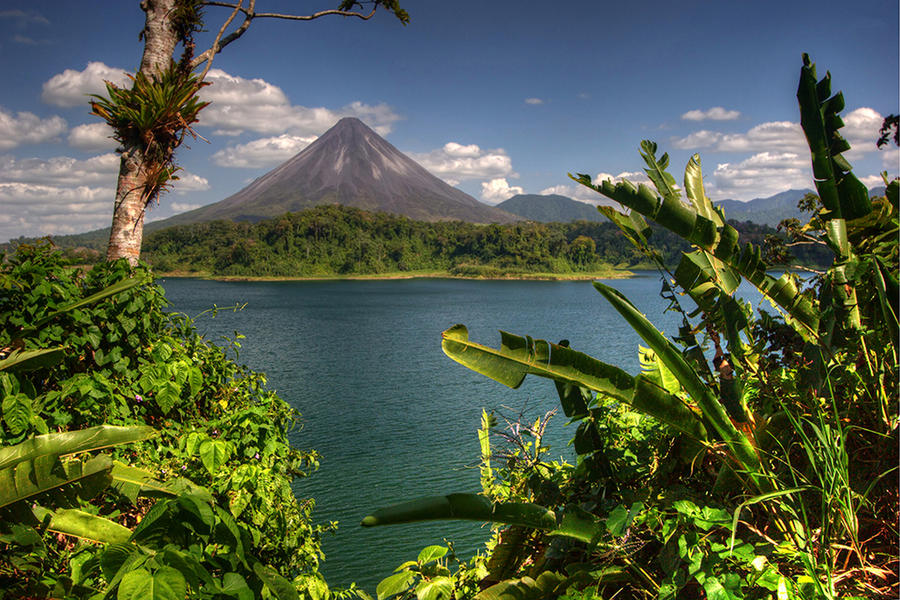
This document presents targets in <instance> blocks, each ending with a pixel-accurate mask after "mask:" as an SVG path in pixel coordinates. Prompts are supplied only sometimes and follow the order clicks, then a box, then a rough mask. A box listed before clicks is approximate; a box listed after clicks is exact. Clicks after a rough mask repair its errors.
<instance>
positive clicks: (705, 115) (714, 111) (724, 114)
mask: <svg viewBox="0 0 900 600" xmlns="http://www.w3.org/2000/svg"><path fill="white" fill-rule="evenodd" d="M740 116H741V113H740V112H738V111H736V110H727V109H725V108H723V107H721V106H713V107H712V108H710V109H709V110H689V111H688V112H686V113H684V114H683V115H681V118H682V119H684V120H685V121H707V120H709V121H734V120H735V119H737V118H739V117H740Z"/></svg>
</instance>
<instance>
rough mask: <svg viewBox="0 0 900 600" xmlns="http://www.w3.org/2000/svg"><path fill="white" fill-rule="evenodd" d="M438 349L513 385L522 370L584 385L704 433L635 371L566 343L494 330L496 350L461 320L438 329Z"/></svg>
mask: <svg viewBox="0 0 900 600" xmlns="http://www.w3.org/2000/svg"><path fill="white" fill-rule="evenodd" d="M442 336H443V340H442V342H441V348H442V349H443V351H444V354H446V355H447V356H449V357H450V358H452V359H453V360H455V361H456V362H458V363H460V364H461V365H463V366H465V367H468V368H470V369H472V370H473V371H475V372H476V373H481V374H482V375H484V376H486V377H490V378H491V379H493V380H494V381H499V382H500V383H502V384H504V385H506V386H508V387H511V388H517V387H519V386H520V385H521V384H522V381H523V380H524V379H525V376H526V375H528V374H533V375H537V376H539V377H545V378H548V379H552V380H554V381H557V382H559V383H563V384H571V385H573V386H576V387H583V388H587V389H590V390H593V391H596V392H599V393H601V394H604V395H605V396H607V397H609V398H612V399H614V400H617V401H619V402H623V403H625V404H628V405H630V406H632V407H633V408H634V409H635V410H638V411H641V412H644V413H646V414H648V415H650V416H652V417H654V418H656V419H658V420H660V421H662V422H664V423H666V424H668V425H671V426H672V427H674V428H676V429H677V430H679V431H681V432H683V433H685V434H686V435H688V436H690V437H692V438H694V439H696V440H699V441H705V440H706V439H707V433H706V428H705V427H704V426H703V423H702V422H701V421H700V419H699V418H698V416H697V414H696V413H694V412H693V411H692V410H691V409H690V408H688V407H687V406H685V405H684V403H683V402H682V401H681V400H680V399H679V398H678V397H677V396H675V395H673V394H670V393H669V392H666V391H665V390H664V389H662V388H660V387H659V386H658V385H656V384H654V383H653V382H652V381H650V380H648V379H646V378H644V377H642V376H641V375H638V376H637V377H632V376H631V375H629V374H628V373H626V372H625V371H623V370H622V369H619V368H618V367H615V366H612V365H609V364H606V363H604V362H601V361H599V360H597V359H595V358H593V357H591V356H588V355H587V354H584V353H582V352H577V351H575V350H573V349H571V348H569V347H567V346H562V345H559V344H551V343H549V342H547V341H545V340H535V339H532V338H530V337H520V336H516V335H513V334H511V333H507V332H505V331H501V332H500V336H501V346H500V349H499V350H495V349H493V348H489V347H487V346H482V345H481V344H476V343H474V342H471V341H469V332H468V330H467V329H466V327H465V325H454V326H453V327H451V328H450V329H448V330H446V331H445V332H444V333H443V334H442Z"/></svg>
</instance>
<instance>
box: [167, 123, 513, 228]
mask: <svg viewBox="0 0 900 600" xmlns="http://www.w3.org/2000/svg"><path fill="white" fill-rule="evenodd" d="M319 204H342V205H345V206H353V207H356V208H361V209H363V210H368V211H383V212H389V213H394V214H398V215H404V216H407V217H409V218H411V219H416V220H419V221H446V220H460V221H469V222H472V223H508V222H512V221H515V220H517V218H516V217H515V216H513V215H511V214H509V213H506V212H503V211H501V210H498V209H496V208H493V207H491V206H488V205H487V204H482V203H481V202H479V201H478V200H476V199H475V198H473V197H472V196H469V195H468V194H466V193H465V192H463V191H461V190H458V189H456V188H454V187H452V186H450V185H448V184H447V183H445V182H444V181H442V180H441V179H438V178H437V177H435V176H434V175H432V174H431V173H429V172H428V171H426V170H425V168H424V167H422V166H421V165H419V164H418V163H416V162H415V161H413V160H412V159H411V158H409V157H408V156H406V155H405V154H403V153H402V152H400V151H399V150H397V149H396V148H395V147H394V146H392V145H391V144H390V143H388V142H387V141H386V140H385V139H384V138H382V137H381V136H379V135H378V134H377V133H375V132H374V131H372V130H371V129H370V128H369V127H368V126H366V125H365V124H364V123H363V122H362V121H360V120H359V119H355V118H352V117H347V118H344V119H341V120H340V121H338V122H337V124H336V125H335V126H334V127H332V128H331V129H329V130H328V131H326V132H325V133H324V134H322V136H321V137H319V138H318V139H317V140H316V141H315V142H313V143H312V144H310V145H309V146H307V147H306V148H305V149H304V150H303V151H301V152H300V153H299V154H297V155H296V156H294V157H293V158H291V159H290V160H288V161H287V162H285V163H283V164H282V165H281V166H279V167H276V168H275V169H273V170H272V171H269V172H268V173H266V174H265V175H263V176H262V177H259V178H258V179H256V180H255V181H254V182H253V183H251V184H250V185H248V186H247V187H245V188H244V189H242V190H241V191H239V192H238V193H236V194H234V195H233V196H230V197H228V198H226V199H224V200H222V201H220V202H216V203H214V204H209V205H207V206H203V207H201V208H198V209H196V210H192V211H189V212H186V213H182V214H179V215H175V216H173V217H170V218H168V219H165V220H163V221H156V222H154V223H153V224H152V225H153V226H152V228H150V229H152V230H158V229H162V228H164V227H168V226H171V225H182V224H186V223H197V222H201V221H213V220H217V219H226V220H231V221H259V220H261V219H265V218H269V217H275V216H278V215H281V214H284V213H286V212H297V211H301V210H303V209H305V208H310V207H312V206H316V205H319Z"/></svg>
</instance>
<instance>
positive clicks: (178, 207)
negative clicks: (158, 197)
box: [160, 202, 203, 218]
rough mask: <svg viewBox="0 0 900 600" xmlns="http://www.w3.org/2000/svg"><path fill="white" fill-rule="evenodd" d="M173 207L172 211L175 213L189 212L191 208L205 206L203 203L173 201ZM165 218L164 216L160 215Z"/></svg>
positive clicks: (171, 205) (171, 204)
mask: <svg viewBox="0 0 900 600" xmlns="http://www.w3.org/2000/svg"><path fill="white" fill-rule="evenodd" d="M169 206H170V207H171V208H172V212H174V213H175V214H178V213H183V212H187V211H189V210H194V209H195V208H200V207H201V206H203V205H202V204H190V203H188V202H172V203H170V204H169ZM160 218H163V217H160Z"/></svg>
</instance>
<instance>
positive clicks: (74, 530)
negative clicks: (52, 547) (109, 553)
mask: <svg viewBox="0 0 900 600" xmlns="http://www.w3.org/2000/svg"><path fill="white" fill-rule="evenodd" d="M34 514H35V516H36V517H37V518H38V520H41V521H43V520H44V518H45V517H46V516H48V515H49V516H50V523H49V525H48V527H47V529H48V530H49V531H52V532H55V533H62V534H63V535H70V536H74V537H78V538H81V539H84V540H88V541H90V542H97V543H101V544H125V543H127V542H128V540H129V539H130V538H131V530H130V529H128V528H127V527H124V526H123V525H119V524H118V523H116V522H114V521H110V520H109V519H104V518H103V517H98V516H96V515H91V514H88V513H86V512H84V511H81V510H76V509H66V508H62V509H59V510H56V511H51V510H48V509H46V508H43V507H36V508H35V509H34Z"/></svg>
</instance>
